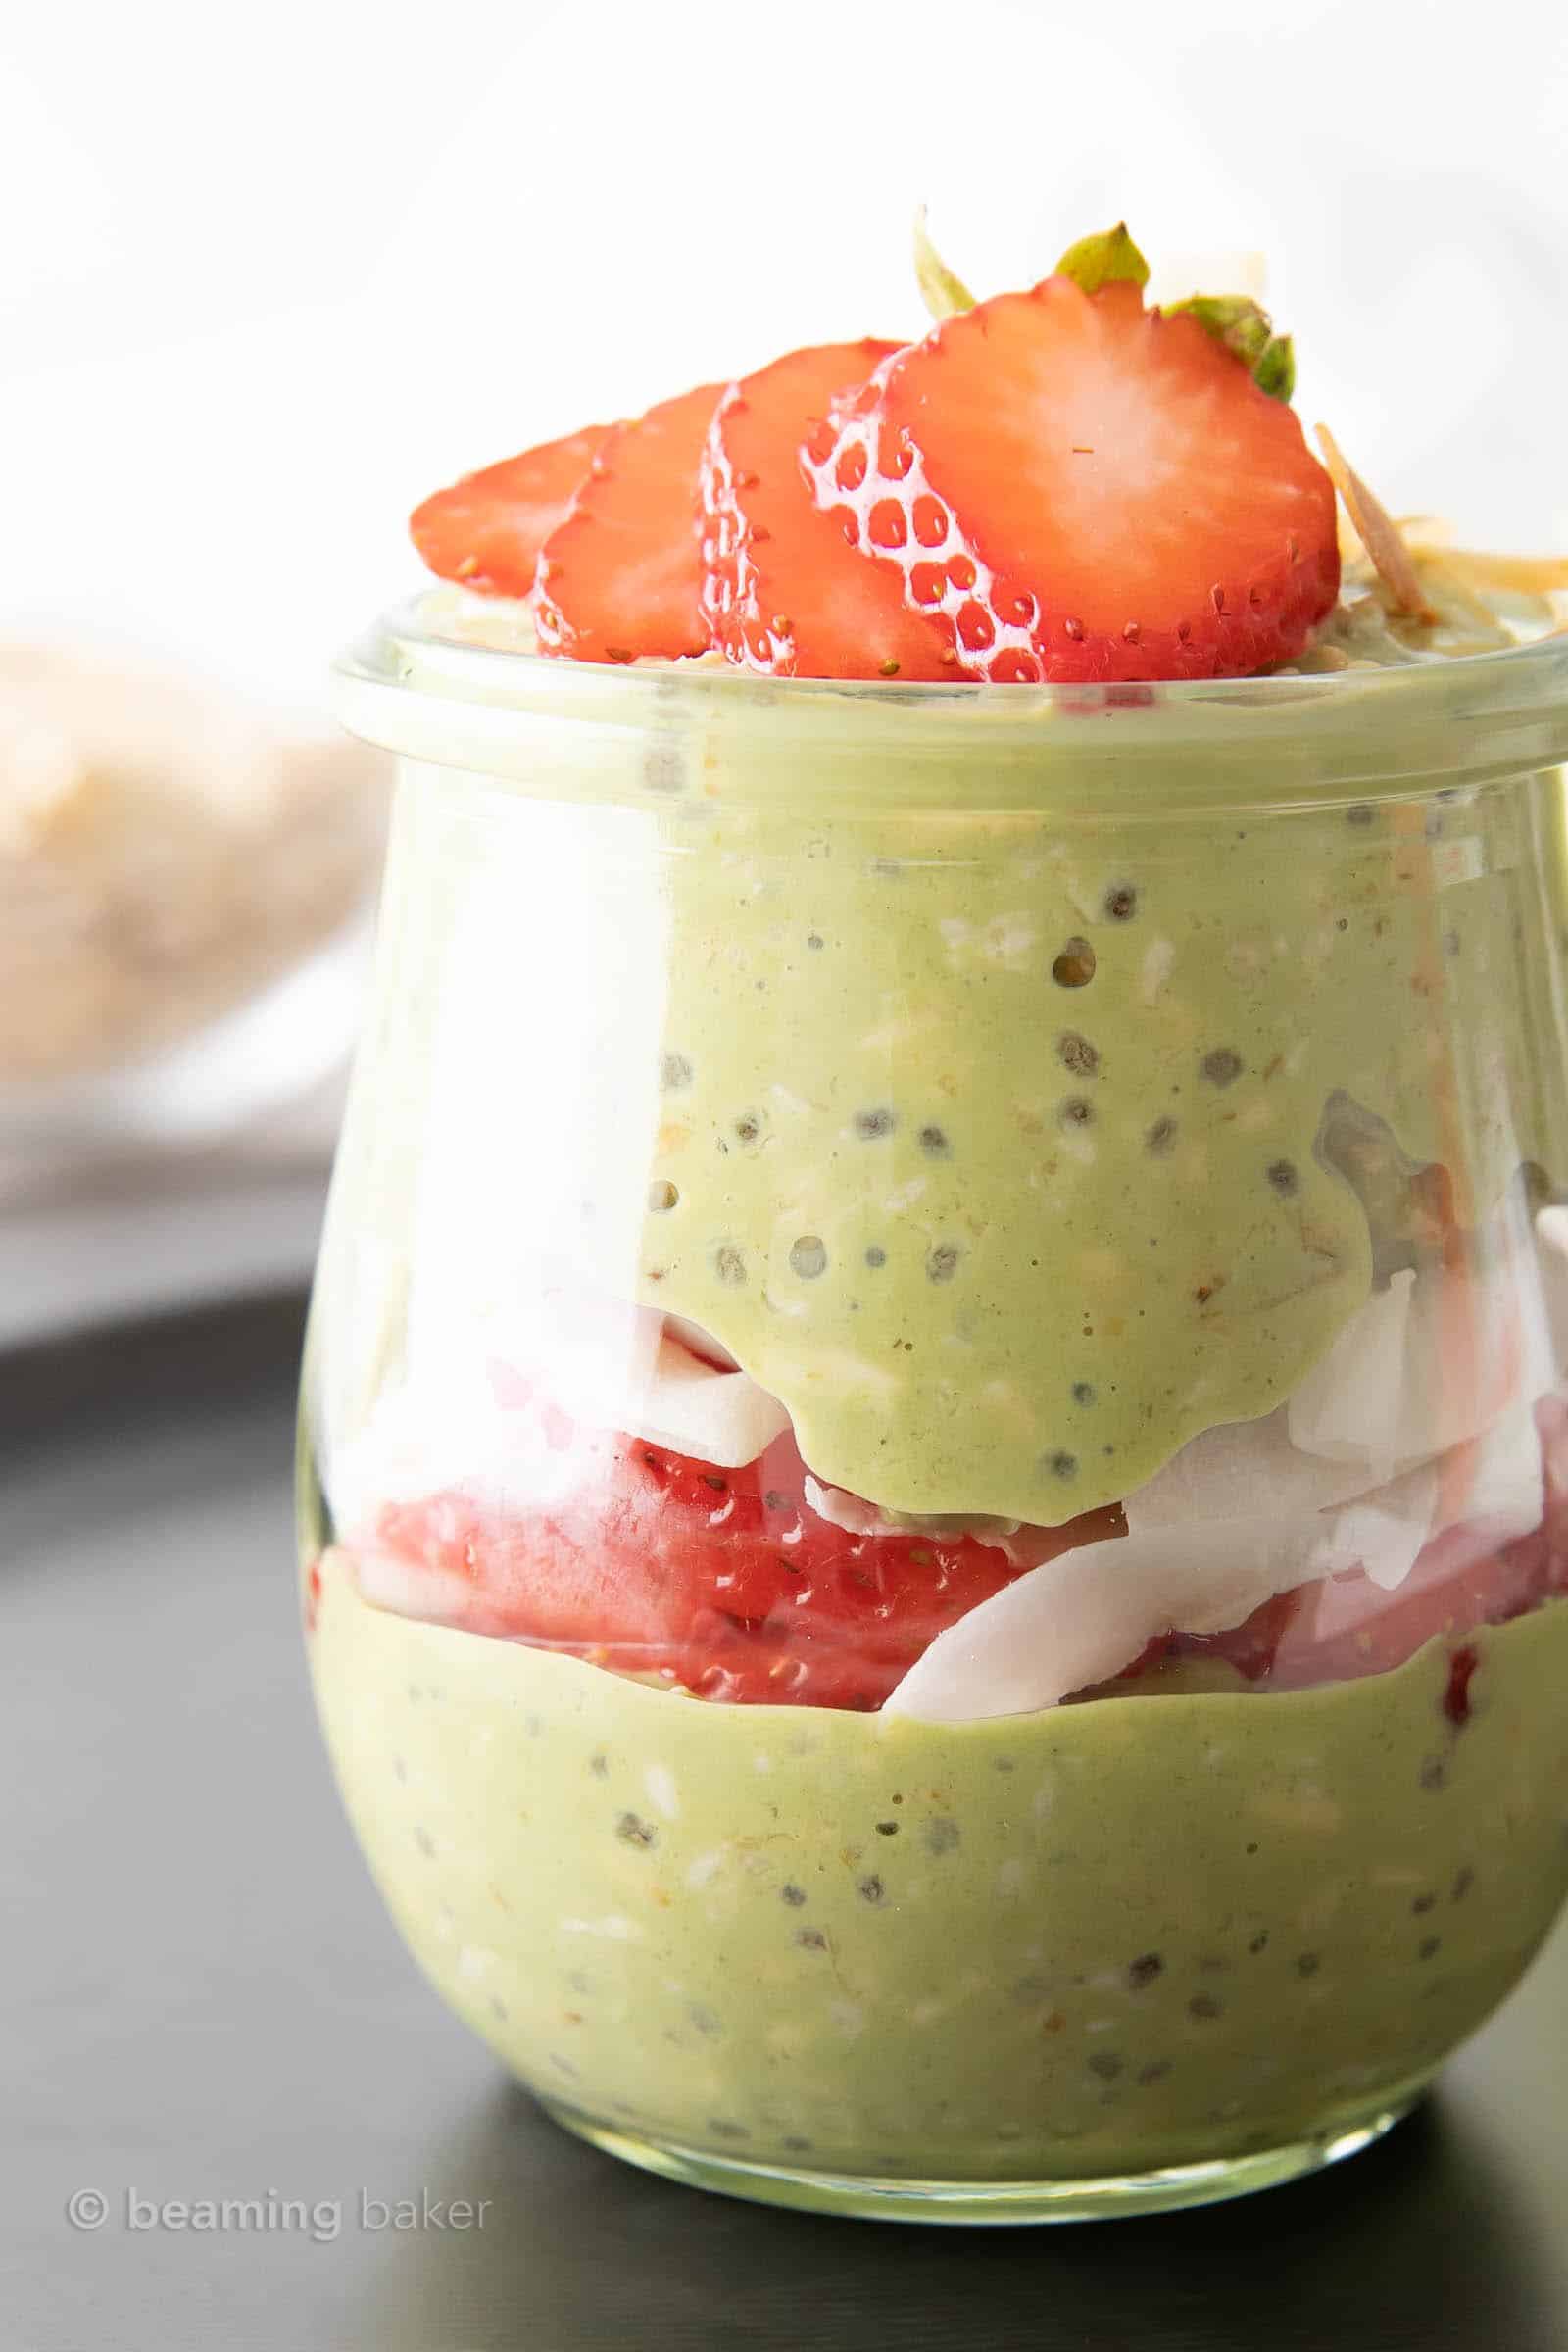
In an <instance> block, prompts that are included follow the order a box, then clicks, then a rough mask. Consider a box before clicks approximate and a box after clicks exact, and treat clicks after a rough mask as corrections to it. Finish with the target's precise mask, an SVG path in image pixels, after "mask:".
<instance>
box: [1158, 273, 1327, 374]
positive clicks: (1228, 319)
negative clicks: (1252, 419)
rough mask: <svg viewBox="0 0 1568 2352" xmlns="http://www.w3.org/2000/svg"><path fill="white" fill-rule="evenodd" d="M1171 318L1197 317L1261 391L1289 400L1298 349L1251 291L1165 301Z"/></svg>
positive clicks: (1204, 329) (1205, 330)
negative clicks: (1273, 324) (1279, 328)
mask: <svg viewBox="0 0 1568 2352" xmlns="http://www.w3.org/2000/svg"><path fill="white" fill-rule="evenodd" d="M1164 315H1165V317H1166V318H1167V319H1182V318H1186V319H1197V320H1198V323H1199V325H1200V326H1201V328H1202V329H1203V331H1204V333H1205V334H1210V335H1212V336H1213V338H1214V340H1215V342H1216V343H1222V344H1223V345H1224V346H1225V349H1226V350H1227V351H1228V352H1230V353H1232V354H1233V355H1234V357H1235V358H1237V359H1238V360H1240V361H1241V363H1242V365H1243V367H1244V368H1246V369H1247V371H1248V373H1249V374H1250V376H1251V377H1252V379H1253V381H1254V382H1255V383H1256V385H1257V387H1258V390H1259V391H1260V392H1266V393H1267V394H1268V396H1269V398H1270V399H1271V400H1286V401H1288V400H1289V399H1290V397H1291V394H1292V393H1293V392H1294V391H1295V389H1296V352H1295V349H1294V347H1293V345H1292V342H1291V338H1290V336H1289V335H1277V334H1276V333H1275V332H1274V329H1273V326H1272V325H1271V323H1270V321H1269V315H1268V313H1267V311H1265V310H1264V309H1263V308H1262V307H1261V305H1260V304H1258V303H1255V302H1254V301H1253V300H1252V297H1251V296H1250V294H1193V295H1190V296H1189V297H1188V299H1187V300H1186V301H1185V302H1169V303H1167V304H1166V305H1165V312H1164Z"/></svg>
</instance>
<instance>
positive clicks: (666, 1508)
mask: <svg viewBox="0 0 1568 2352" xmlns="http://www.w3.org/2000/svg"><path fill="white" fill-rule="evenodd" d="M558 1440H559V1445H560V1447H561V1449H563V1450H566V1451H569V1452H571V1454H572V1455H573V1456H574V1470H575V1471H576V1472H577V1474H578V1476H577V1483H576V1484H575V1487H574V1491H573V1492H572V1493H571V1494H570V1495H569V1496H567V1497H566V1498H565V1499H564V1501H561V1502H558V1503H556V1504H553V1505H550V1506H547V1507H545V1508H542V1509H540V1510H538V1511H537V1512H532V1513H530V1512H527V1511H518V1512H515V1513H508V1514H505V1515H501V1514H498V1513H497V1512H495V1511H494V1510H492V1509H490V1508H488V1507H487V1506H486V1505H484V1504H483V1503H480V1502H476V1501H473V1500H470V1499H469V1498H467V1497H466V1496H464V1495H459V1494H453V1493H449V1494H445V1495H433V1496H431V1497H429V1498H428V1499H426V1500H421V1501H419V1502H417V1503H397V1504H389V1505H387V1506H385V1507H384V1508H383V1509H382V1510H381V1512H380V1513H379V1515H378V1516H377V1518H376V1520H375V1523H374V1526H373V1528H372V1529H371V1530H370V1531H368V1533H363V1532H361V1533H359V1534H357V1536H356V1548H357V1549H358V1550H359V1551H360V1552H361V1554H362V1555H364V1556H363V1559H362V1573H365V1574H366V1581H367V1584H368V1589H369V1590H370V1591H371V1593H372V1596H373V1597H377V1598H385V1599H387V1600H389V1601H391V1602H393V1603H395V1604H396V1605H399V1606H403V1607H407V1608H408V1609H409V1610H410V1611H411V1612H412V1613H414V1614H417V1615H421V1616H430V1617H434V1618H438V1619H439V1620H441V1621H442V1622H444V1623H447V1624H450V1625H457V1626H462V1627H464V1628H466V1630H468V1631H470V1632H474V1633H485V1634H500V1635H507V1636H512V1637H514V1638H515V1639H518V1640H523V1641H529V1642H537V1643H540V1644H543V1645H547V1646H550V1647H555V1648H562V1649H570V1650H574V1651H576V1652H578V1653H580V1654H583V1655H588V1656H592V1657H593V1658H595V1659H596V1660H597V1661H598V1662H599V1663H601V1664H603V1665H607V1666H613V1667H618V1668H620V1669H622V1670H624V1671H626V1672H631V1673H644V1674H646V1673H658V1674H662V1675H663V1676H664V1677H666V1678H667V1679H668V1680H669V1681H670V1682H675V1683H681V1684H684V1685H685V1686H686V1687H687V1688H688V1689H689V1690H692V1691H698V1692H699V1693H700V1694H701V1695H702V1696H704V1697H708V1698H724V1699H732V1700H740V1701H754V1702H755V1701H766V1700H771V1701H773V1702H775V1703H777V1702H780V1701H789V1702H791V1703H793V1704H796V1705H809V1706H836V1707H876V1706H880V1705H881V1703H882V1701H883V1699H885V1698H886V1697H887V1695H888V1693H889V1691H892V1689H893V1687H894V1685H895V1684H896V1683H897V1682H898V1681H899V1680H900V1679H901V1677H902V1676H903V1675H904V1674H905V1672H906V1671H907V1668H908V1667H910V1666H911V1665H912V1664H913V1663H914V1661H915V1659H916V1658H917V1657H918V1656H919V1655H920V1652H921V1651H922V1650H923V1649H924V1648H925V1647H926V1644H927V1643H928V1642H931V1641H932V1640H933V1639H934V1638H935V1636H936V1635H937V1634H939V1633H940V1632H941V1631H942V1630H943V1628H944V1627H946V1626H949V1625H952V1624H953V1623H955V1622H956V1619H958V1618H959V1617H961V1616H963V1615H964V1614H965V1613H966V1612H967V1611H968V1610H969V1609H972V1608H973V1607H975V1606H976V1604H977V1603H978V1602H980V1601H982V1600H986V1599H989V1598H990V1596H991V1594H992V1593H997V1592H1000V1591H1001V1590H1002V1588H1003V1587H1004V1586H1005V1585H1006V1584H1009V1583H1010V1582H1011V1581H1012V1579H1013V1578H1014V1577H1015V1576H1018V1575H1020V1574H1021V1573H1022V1572H1023V1571H1022V1570H1021V1568H1019V1567H1018V1566H1015V1565H1014V1564H1013V1563H1012V1561H1010V1560H1009V1559H1008V1557H1007V1555H1006V1554H1005V1552H1003V1551H1001V1550H999V1549H997V1548H996V1547H995V1546H994V1545H989V1544H981V1543H979V1542H977V1541H976V1540H975V1539H974V1538H973V1537H968V1536H964V1537H957V1538H944V1539H934V1538H930V1537H927V1536H924V1535H922V1536H918V1537H916V1536H902V1535H890V1536H865V1535H854V1534H850V1533H848V1532H847V1531H846V1530H845V1529H843V1528H840V1527H836V1526H834V1525H833V1524H832V1523H831V1522H830V1521H828V1520H826V1519H823V1518H821V1517H820V1516H819V1515H818V1514H817V1513H816V1512H815V1511H813V1510H812V1509H811V1508H810V1506H809V1504H808V1502H807V1500H806V1495H805V1480H806V1476H807V1472H806V1466H805V1464H804V1463H803V1462H802V1460H801V1457H800V1454H799V1452H798V1451H797V1449H796V1446H795V1443H794V1440H793V1438H792V1437H791V1436H789V1434H788V1433H786V1434H785V1436H783V1437H782V1438H780V1439H778V1440H777V1441H776V1442H775V1443H774V1444H773V1445H772V1446H769V1447H768V1449H767V1451H766V1452H765V1453H764V1454H763V1455H762V1456H761V1458H760V1460H759V1461H756V1462H753V1463H751V1464H749V1465H748V1466H747V1467H746V1468H745V1469H743V1470H720V1469H716V1468H714V1467H713V1466H712V1465H711V1464H708V1463H704V1462H698V1461H693V1460H691V1459H690V1458H689V1457H688V1456H686V1455H683V1454H678V1453H674V1452H671V1451H670V1450H669V1449H668V1448H667V1447H663V1446H651V1445H648V1444H646V1443H645V1442H643V1441H642V1440H641V1439H636V1438H630V1437H624V1436H599V1435H596V1434H594V1433H592V1432H588V1431H583V1430H579V1429H576V1428H574V1426H573V1425H572V1424H571V1423H570V1422H569V1421H568V1420H566V1418H565V1416H564V1415H562V1416H561V1417H560V1420H559V1422H558V1423H557V1424H556V1426H555V1428H554V1430H553V1432H552V1442H553V1443H555V1442H556V1441H558ZM1122 1529H1123V1523H1122V1519H1121V1514H1120V1512H1119V1511H1118V1510H1116V1509H1114V1508H1111V1509H1106V1510H1100V1511H1094V1512H1088V1513H1086V1514H1085V1515H1084V1516H1083V1517H1082V1518H1080V1519H1077V1520H1074V1521H1072V1522H1070V1523H1069V1524H1068V1525H1067V1526H1066V1527H1062V1528H1057V1529H1054V1530H1051V1531H1044V1530H1042V1531H1040V1533H1039V1535H1038V1536H1037V1538H1036V1540H1035V1543H1034V1544H1033V1546H1032V1548H1031V1552H1030V1557H1031V1559H1032V1560H1033V1559H1040V1558H1044V1557H1048V1556H1050V1554H1051V1553H1052V1552H1053V1551H1054V1550H1065V1549H1066V1548H1068V1546H1070V1545H1071V1544H1082V1543H1092V1542H1095V1541H1098V1540H1099V1539H1101V1538H1103V1537H1105V1536H1109V1535H1116V1534H1120V1533H1121V1532H1122Z"/></svg>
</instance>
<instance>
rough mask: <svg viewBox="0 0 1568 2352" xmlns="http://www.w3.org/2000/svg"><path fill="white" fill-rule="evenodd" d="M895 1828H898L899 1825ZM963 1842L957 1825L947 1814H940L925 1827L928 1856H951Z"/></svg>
mask: <svg viewBox="0 0 1568 2352" xmlns="http://www.w3.org/2000/svg"><path fill="white" fill-rule="evenodd" d="M894 1826H895V1827H897V1824H895V1825H894ZM961 1841H962V1840H961V1838H960V1834H959V1830H958V1825H957V1823H956V1821H950V1820H949V1819H948V1817H947V1815H946V1814H945V1813H939V1814H938V1815H937V1816H936V1818H935V1820H934V1821H928V1822H927V1823H926V1825H925V1850H926V1852H927V1853H928V1854H951V1853H952V1851H953V1849H954V1847H955V1846H956V1845H958V1844H960V1843H961Z"/></svg>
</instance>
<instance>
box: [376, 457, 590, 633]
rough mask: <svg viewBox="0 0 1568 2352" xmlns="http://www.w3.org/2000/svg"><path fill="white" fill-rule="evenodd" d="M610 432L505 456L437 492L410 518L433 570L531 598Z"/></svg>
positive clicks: (496, 592)
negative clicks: (557, 532) (551, 542)
mask: <svg viewBox="0 0 1568 2352" xmlns="http://www.w3.org/2000/svg"><path fill="white" fill-rule="evenodd" d="M611 429H612V428H611V427H610V426H609V425H604V424H590V425H587V426H586V427H585V428H584V429H583V431H581V432H580V433H568V434H567V435H566V437H565V439H564V440H563V441H546V442H545V443H543V444H542V446H541V447H540V448H538V449H526V450H524V451H523V452H522V455H521V456H520V457H515V458H503V459H502V460H501V462H500V464H499V465H497V466H484V467H483V468H482V469H481V471H479V472H478V473H466V474H465V475H464V477H463V479H462V481H460V482H454V483H453V484H452V485H451V487H450V489H446V490H437V491H436V493H435V495H434V496H433V497H431V498H427V499H426V500H425V501H424V503H423V505H422V506H418V507H416V508H415V510H414V513H413V514H412V515H410V517H409V536H410V538H411V539H412V540H413V541H414V544H415V546H416V547H417V549H418V551H419V553H420V555H421V556H422V557H423V558H424V561H425V562H426V564H429V566H430V569H431V570H432V571H433V572H435V573H436V574H437V575H438V577H439V578H441V579H443V580H459V581H461V582H462V584H463V586H464V587H465V588H472V589H475V590H477V591H478V592H479V593H480V594H481V595H484V596H526V595H527V594H528V593H529V591H530V590H531V589H532V587H533V575H534V570H535V567H536V565H537V564H538V562H539V550H540V548H541V547H543V545H544V543H545V541H546V539H547V538H548V537H549V536H550V533H551V532H552V531H553V530H554V529H555V527H556V525H557V524H558V523H559V522H560V521H561V520H562V518H563V517H564V515H565V512H566V510H567V508H568V507H569V506H570V504H571V501H572V498H573V496H574V495H575V493H576V491H577V489H578V487H579V486H580V484H581V483H582V482H583V481H584V479H585V478H586V476H587V473H588V469H589V467H590V466H592V464H593V462H594V460H595V458H596V457H597V456H598V454H599V452H600V450H601V449H602V448H603V446H604V444H605V442H606V441H607V440H608V439H609V437H610V433H611Z"/></svg>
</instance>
